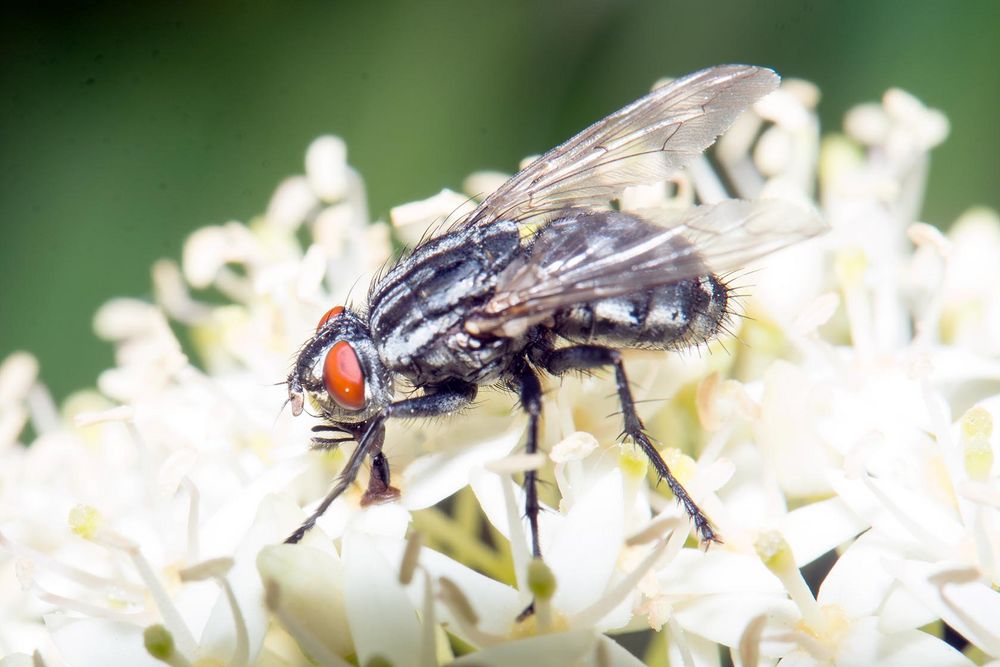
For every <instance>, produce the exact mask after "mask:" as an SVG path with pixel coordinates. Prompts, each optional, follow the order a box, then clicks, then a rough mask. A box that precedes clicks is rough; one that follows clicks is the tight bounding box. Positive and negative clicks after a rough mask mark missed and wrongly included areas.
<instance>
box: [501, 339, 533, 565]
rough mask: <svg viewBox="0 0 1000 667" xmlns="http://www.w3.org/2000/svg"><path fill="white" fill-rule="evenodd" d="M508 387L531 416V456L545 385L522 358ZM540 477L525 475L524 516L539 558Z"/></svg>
mask: <svg viewBox="0 0 1000 667" xmlns="http://www.w3.org/2000/svg"><path fill="white" fill-rule="evenodd" d="M506 383H507V386H508V387H510V388H511V389H512V390H513V391H516V392H517V395H518V398H519V399H520V400H521V407H522V408H524V411H525V412H527V413H528V442H527V444H526V445H525V450H526V451H527V453H528V454H534V453H535V452H537V451H538V420H539V418H540V417H541V415H542V385H541V384H540V383H539V381H538V375H536V374H535V371H533V370H532V369H531V366H529V365H528V362H526V361H525V360H524V359H523V358H518V359H517V360H516V361H515V362H514V363H513V364H511V366H510V368H509V369H508V370H507V377H506ZM537 483H538V473H537V471H535V470H527V471H525V473H524V512H525V514H526V515H527V517H528V526H529V527H530V529H531V554H532V555H533V556H534V557H535V558H541V557H542V547H541V544H540V543H539V540H538V513H539V511H541V506H540V505H539V504H538V488H537Z"/></svg>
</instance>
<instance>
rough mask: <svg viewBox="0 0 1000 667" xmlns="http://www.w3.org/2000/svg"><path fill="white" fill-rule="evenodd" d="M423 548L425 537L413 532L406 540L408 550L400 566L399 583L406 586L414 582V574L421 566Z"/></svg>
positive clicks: (404, 553)
mask: <svg viewBox="0 0 1000 667" xmlns="http://www.w3.org/2000/svg"><path fill="white" fill-rule="evenodd" d="M422 547H423V537H422V536H421V534H420V533H418V532H417V531H413V532H411V533H410V534H409V535H408V536H407V538H406V549H405V550H404V551H403V559H402V561H401V562H400V564H399V583H401V584H403V585H404V586H406V585H407V584H409V583H410V582H411V581H413V573H414V572H415V571H416V569H417V565H419V564H420V549H421V548H422Z"/></svg>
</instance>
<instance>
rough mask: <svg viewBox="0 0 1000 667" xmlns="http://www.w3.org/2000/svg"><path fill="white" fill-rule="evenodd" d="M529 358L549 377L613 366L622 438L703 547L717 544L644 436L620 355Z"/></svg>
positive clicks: (593, 351)
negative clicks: (662, 484)
mask: <svg viewBox="0 0 1000 667" xmlns="http://www.w3.org/2000/svg"><path fill="white" fill-rule="evenodd" d="M534 352H535V354H533V356H532V358H533V359H536V358H537V362H538V363H540V364H541V366H543V367H544V368H545V370H547V371H548V372H550V373H552V374H553V375H562V374H563V373H566V372H567V371H573V370H580V371H582V370H589V369H592V368H600V367H602V366H614V368H615V382H616V383H617V385H618V400H619V402H620V403H621V406H622V416H623V417H624V420H625V429H624V431H623V435H624V436H625V437H627V438H631V439H632V440H633V441H634V442H635V443H636V444H638V445H639V447H640V448H642V451H643V453H645V454H646V456H647V457H648V458H649V462H650V463H652V464H653V468H655V469H656V474H657V475H658V476H659V478H660V479H662V480H666V482H667V486H669V487H670V490H671V491H672V492H673V494H674V497H675V498H677V500H678V501H680V503H681V504H682V505H683V506H684V511H686V512H687V514H688V516H689V517H691V520H692V521H693V522H694V526H695V529H696V530H697V531H698V536H699V537H700V538H701V541H702V543H703V544H709V543H711V542H719V541H720V540H719V538H718V536H717V535H716V534H715V529H714V528H713V527H712V523H711V521H709V519H708V517H707V516H706V515H705V513H704V512H702V511H701V509H700V508H699V507H698V505H696V504H695V502H694V500H692V498H691V496H690V494H688V492H687V490H686V489H685V488H684V486H683V485H682V484H681V483H680V481H679V480H678V479H677V478H676V477H674V475H673V473H671V472H670V468H668V467H667V463H666V461H664V460H663V457H662V456H660V452H659V451H657V449H656V447H654V446H653V443H652V442H651V441H650V439H649V436H648V435H646V430H645V426H643V423H642V420H641V419H640V418H639V414H638V413H637V412H636V409H635V399H633V398H632V390H631V389H629V386H628V378H627V377H626V375H625V366H624V365H623V364H622V359H621V353H620V352H619V351H618V350H614V349H611V348H607V347H600V346H599V345H575V346H573V347H565V348H562V349H559V350H536V351H534Z"/></svg>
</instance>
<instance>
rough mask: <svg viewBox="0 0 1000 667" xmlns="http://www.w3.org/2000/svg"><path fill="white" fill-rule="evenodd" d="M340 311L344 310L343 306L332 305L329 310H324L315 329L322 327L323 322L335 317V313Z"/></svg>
mask: <svg viewBox="0 0 1000 667" xmlns="http://www.w3.org/2000/svg"><path fill="white" fill-rule="evenodd" d="M342 312H344V307H343V306H334V307H333V308H331V309H330V310H328V311H326V314H325V315H323V317H321V318H319V324H317V325H316V331H319V330H320V329H322V328H323V325H324V324H326V323H327V322H329V321H330V320H332V319H333V318H335V317H336V316H337V315H340V314H341V313H342Z"/></svg>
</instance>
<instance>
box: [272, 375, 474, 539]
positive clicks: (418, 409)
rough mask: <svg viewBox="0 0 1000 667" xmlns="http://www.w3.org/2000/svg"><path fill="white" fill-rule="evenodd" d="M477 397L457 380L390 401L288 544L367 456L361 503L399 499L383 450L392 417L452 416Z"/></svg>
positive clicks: (363, 432) (320, 513) (471, 388)
mask: <svg viewBox="0 0 1000 667" xmlns="http://www.w3.org/2000/svg"><path fill="white" fill-rule="evenodd" d="M475 397H476V385H474V384H471V383H466V382H461V383H459V382H454V383H449V384H443V385H438V386H436V387H433V388H431V389H429V390H428V393H426V394H424V395H423V396H415V397H413V398H406V399H403V400H401V401H396V402H395V403H390V404H389V405H388V406H387V407H386V409H385V410H384V411H383V412H382V414H380V415H378V416H377V417H375V418H373V419H372V420H371V421H370V422H368V423H367V425H366V426H365V427H363V428H360V427H359V429H358V431H357V432H358V433H361V437H360V438H358V446H357V448H356V449H355V450H354V452H353V453H352V454H351V457H350V458H349V459H348V460H347V465H346V466H345V467H344V471H343V472H342V473H340V477H339V478H337V482H336V483H335V484H334V485H333V487H332V488H331V489H330V491H329V492H328V493H327V494H326V497H325V498H323V501H322V502H321V503H320V504H319V506H318V507H317V508H316V510H315V511H314V512H313V513H312V514H310V515H309V518H308V519H306V520H305V521H303V522H302V525H301V526H299V527H298V529H296V530H295V532H294V533H292V534H291V535H289V536H288V538H287V539H286V540H285V543H286V544H295V543H296V542H298V541H299V540H301V539H302V537H303V536H304V535H305V534H306V533H307V532H309V529H310V528H312V527H313V526H314V525H316V520H317V519H318V518H319V517H321V516H323V513H324V512H326V510H327V509H328V508H329V507H330V505H331V504H333V501H334V500H336V499H337V498H338V497H339V496H340V494H342V493H343V492H344V491H346V490H347V488H348V487H349V486H350V485H351V484H353V483H354V480H355V479H357V477H358V472H359V471H360V470H361V464H362V462H364V460H365V457H366V456H371V457H372V470H371V478H370V479H369V481H368V490H367V491H366V492H365V495H364V496H362V499H361V504H362V505H369V504H372V503H379V502H387V501H389V500H393V499H395V498H396V497H397V496H398V494H399V492H398V491H397V490H396V489H394V488H392V486H390V485H389V461H388V459H386V457H385V454H383V453H382V443H383V442H385V421H386V419H390V418H392V417H401V418H403V419H406V418H413V417H438V416H442V415H448V414H451V413H453V412H456V411H457V410H460V409H462V408H464V407H465V406H467V405H468V404H469V403H471V402H472V400H473V399H474V398H475Z"/></svg>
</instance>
